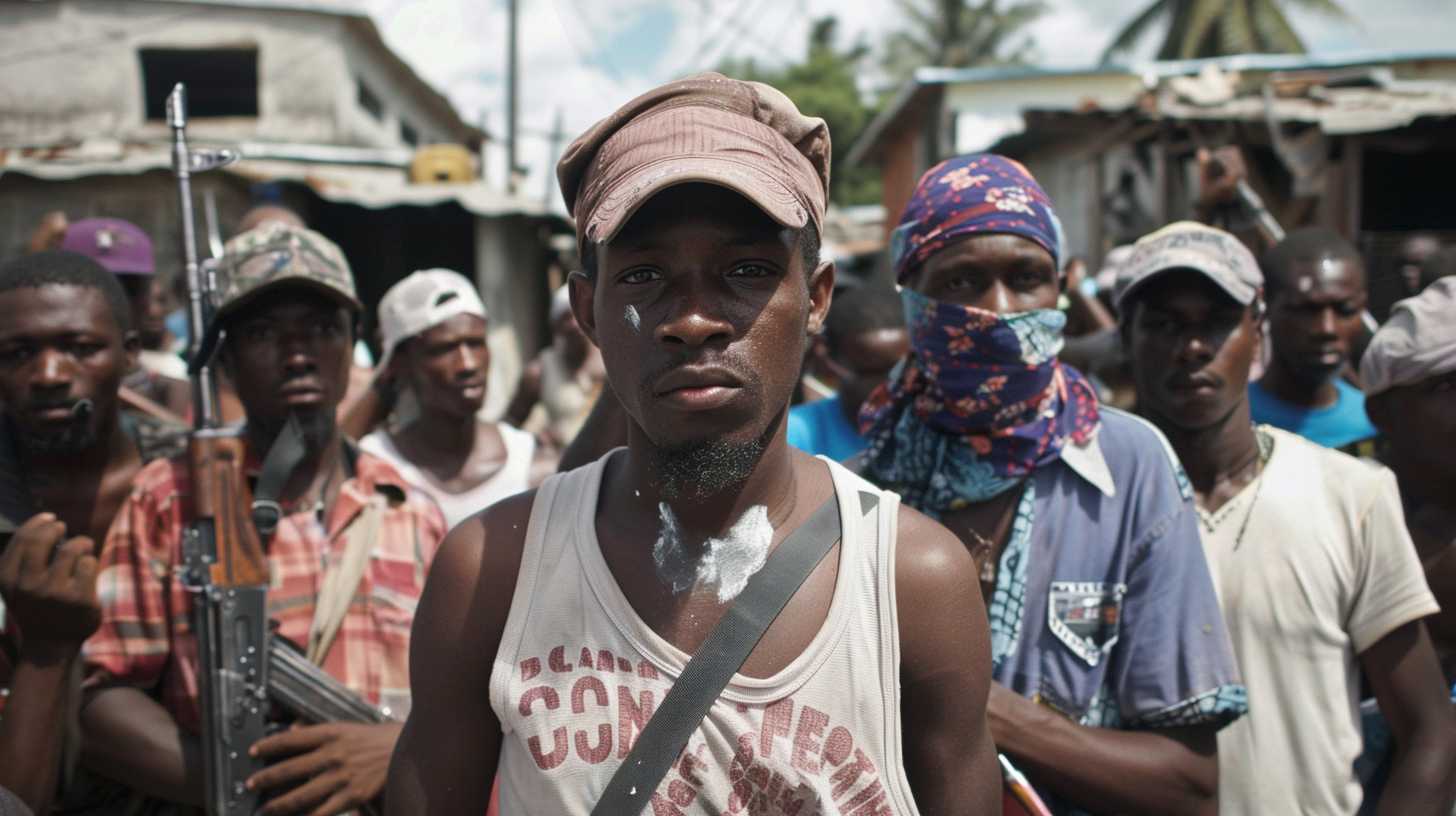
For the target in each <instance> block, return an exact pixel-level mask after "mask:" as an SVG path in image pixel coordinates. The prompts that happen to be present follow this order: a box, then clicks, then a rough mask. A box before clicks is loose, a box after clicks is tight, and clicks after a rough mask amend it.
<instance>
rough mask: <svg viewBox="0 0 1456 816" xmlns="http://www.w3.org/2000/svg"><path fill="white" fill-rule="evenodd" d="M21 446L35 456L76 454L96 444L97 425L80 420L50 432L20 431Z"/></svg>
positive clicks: (18, 435) (18, 437)
mask: <svg viewBox="0 0 1456 816" xmlns="http://www.w3.org/2000/svg"><path fill="white" fill-rule="evenodd" d="M16 436H17V439H18V441H19V443H20V447H21V449H22V450H24V451H25V452H26V453H28V454H31V455H33V456H74V455H76V454H80V453H83V452H85V451H87V450H90V448H91V447H92V446H93V445H95V444H96V440H97V433H96V428H95V426H94V425H93V424H92V423H91V422H88V421H84V420H78V421H76V422H73V423H71V424H70V425H68V426H67V427H66V428H64V429H63V430H59V431H53V432H50V433H36V432H33V431H24V430H22V431H19V432H18V433H17V434H16Z"/></svg>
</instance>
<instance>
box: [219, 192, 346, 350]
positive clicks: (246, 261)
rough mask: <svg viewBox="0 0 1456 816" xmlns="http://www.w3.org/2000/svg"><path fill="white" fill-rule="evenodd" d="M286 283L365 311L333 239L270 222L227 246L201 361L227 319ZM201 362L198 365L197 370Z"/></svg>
mask: <svg viewBox="0 0 1456 816" xmlns="http://www.w3.org/2000/svg"><path fill="white" fill-rule="evenodd" d="M283 285H294V286H297V285H303V286H306V287H309V288H312V289H315V290H317V291H319V292H320V293H322V294H324V295H328V296H329V297H331V298H333V299H334V300H337V301H338V302H339V303H340V304H341V305H343V306H347V307H348V308H349V310H350V311H352V312H355V313H358V312H360V311H362V310H363V308H364V307H363V304H361V303H360V302H359V296H358V294H356V293H355V291H354V275H353V274H352V273H351V272H350V271H349V262H348V260H346V259H345V258H344V253H343V251H341V250H340V249H339V247H338V246H337V245H335V244H334V242H333V241H330V240H329V239H327V238H325V237H323V236H322V235H320V234H318V233H317V232H314V231H313V230H311V229H306V228H304V227H298V226H293V225H291V224H285V223H283V222H281V221H266V222H264V223H263V224H261V225H260V226H258V227H256V228H254V229H251V230H248V231H247V232H244V233H242V234H240V235H236V236H233V238H232V239H231V240H229V241H228V242H227V244H226V246H224V248H223V255H222V259H221V261H220V262H219V264H218V270H217V290H216V291H215V292H214V293H213V303H212V306H213V315H212V320H211V322H210V323H209V325H208V327H207V333H206V334H205V335H204V337H203V340H202V347H201V349H200V350H199V353H198V360H207V359H208V358H210V357H211V356H212V352H213V351H214V350H215V348H216V346H217V341H218V339H219V337H220V335H221V326H222V323H223V322H224V321H225V320H226V318H227V316H228V315H230V314H232V313H233V312H236V311H237V310H238V309H240V308H242V307H243V306H245V305H247V304H248V303H249V302H251V301H252V300H254V299H256V298H257V297H258V296H259V295H261V294H263V293H264V292H267V291H268V290H270V289H274V288H276V287H278V286H283ZM196 365H197V361H194V362H193V367H194V368H195V367H196Z"/></svg>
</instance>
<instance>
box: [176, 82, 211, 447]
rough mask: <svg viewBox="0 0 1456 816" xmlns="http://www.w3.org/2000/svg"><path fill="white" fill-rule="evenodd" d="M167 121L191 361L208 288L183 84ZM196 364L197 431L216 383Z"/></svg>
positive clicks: (206, 418) (206, 420)
mask: <svg viewBox="0 0 1456 816" xmlns="http://www.w3.org/2000/svg"><path fill="white" fill-rule="evenodd" d="M167 124H168V125H170V126H171V128H172V172H173V173H174V174H175V175H176V176H177V205H178V208H179V209H180V211H181V214H182V259H183V274H185V275H186V276H187V333H188V356H189V357H192V358H193V359H194V360H195V359H196V357H197V354H198V349H199V347H200V346H201V345H202V336H203V332H205V331H206V329H207V318H208V307H209V304H208V303H207V300H206V292H207V290H208V289H209V288H210V287H208V286H207V282H206V281H204V280H203V278H202V268H201V266H200V264H198V262H197V231H196V227H195V226H194V224H193V208H192V152H191V151H190V150H189V149H188V147H187V89H186V87H184V86H183V84H182V83H180V82H179V83H177V84H176V85H175V86H173V87H172V92H171V93H170V94H168V95H167ZM201 362H202V363H203V364H202V365H200V366H198V367H197V373H196V376H194V377H193V378H192V424H193V427H194V428H197V429H198V430H201V429H204V428H215V427H217V425H218V410H217V383H216V382H215V381H214V380H213V375H212V367H211V366H210V365H206V361H201Z"/></svg>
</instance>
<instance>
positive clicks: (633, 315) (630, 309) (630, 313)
mask: <svg viewBox="0 0 1456 816" xmlns="http://www.w3.org/2000/svg"><path fill="white" fill-rule="evenodd" d="M624 317H626V319H627V325H628V326H631V327H632V331H636V332H640V331H642V317H641V315H638V314H637V307H636V306H633V305H632V304H630V303H629V304H627V312H626V314H625V315H624Z"/></svg>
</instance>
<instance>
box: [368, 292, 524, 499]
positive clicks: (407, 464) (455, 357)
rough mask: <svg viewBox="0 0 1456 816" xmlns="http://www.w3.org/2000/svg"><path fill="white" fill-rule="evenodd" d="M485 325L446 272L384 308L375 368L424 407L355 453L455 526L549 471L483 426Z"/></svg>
mask: <svg viewBox="0 0 1456 816" xmlns="http://www.w3.org/2000/svg"><path fill="white" fill-rule="evenodd" d="M486 319H487V318H486V311H485V304H484V303H482V302H481V300H480V295H478V294H476V292H475V287H474V286H473V285H471V283H470V281H469V280H466V278H465V276H463V275H461V274H460V273H458V272H452V271H450V270H448V269H426V270H423V271H420V272H415V273H414V274H412V275H410V276H409V277H407V278H405V279H404V280H402V281H400V282H399V283H396V284H395V285H394V286H392V287H390V289H389V291H388V292H386V293H385V294H384V298H383V299H382V300H380V302H379V326H380V329H381V333H382V334H383V335H384V356H383V358H382V359H381V360H380V362H379V368H380V370H381V371H384V372H388V379H389V381H391V382H393V383H395V384H396V385H397V387H399V388H408V389H410V390H411V391H413V392H414V395H415V404H416V405H417V406H418V408H419V410H418V412H417V413H416V415H415V416H413V417H411V418H410V419H409V420H407V421H405V422H403V423H401V424H399V425H398V426H397V427H393V428H391V427H387V426H383V425H381V426H380V427H379V428H378V429H376V430H375V431H373V432H372V433H370V434H369V435H367V436H365V437H364V438H363V439H362V440H360V442H359V447H361V448H363V449H364V450H366V451H368V452H369V453H372V454H374V455H375V456H378V457H380V458H381V459H384V460H385V461H387V462H389V463H390V464H391V465H394V467H395V468H396V469H397V470H399V472H400V475H402V476H404V478H405V479H407V480H408V481H409V482H410V483H411V484H413V485H414V486H416V487H418V488H419V489H420V490H421V491H423V492H424V493H426V494H427V495H429V497H430V498H432V499H434V500H435V503H436V504H438V505H440V509H441V510H442V511H444V513H445V523H446V524H447V525H448V526H450V527H454V526H455V525H456V524H458V523H459V522H460V521H461V520H463V519H465V518H467V517H469V516H470V515H471V514H473V513H475V512H477V511H479V510H482V509H484V508H486V507H488V506H490V505H491V504H494V503H495V502H497V501H499V500H501V499H503V498H505V497H507V496H510V495H513V494H516V493H519V492H521V491H523V490H525V489H526V488H528V487H531V486H532V485H535V484H537V483H538V482H540V480H541V478H544V475H545V474H546V473H549V472H550V470H551V462H549V461H542V457H541V456H540V455H539V449H538V448H537V446H536V440H535V438H534V437H532V436H531V435H530V434H528V433H526V432H525V431H522V430H520V429H518V428H513V427H511V426H510V425H507V424H505V423H504V422H481V421H479V420H478V419H477V414H478V412H479V411H480V406H481V405H483V404H484V403H485V382H486V372H487V370H488V369H489V367H490V349H489V348H487V346H486V341H485V328H486ZM381 404H383V403H381Z"/></svg>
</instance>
